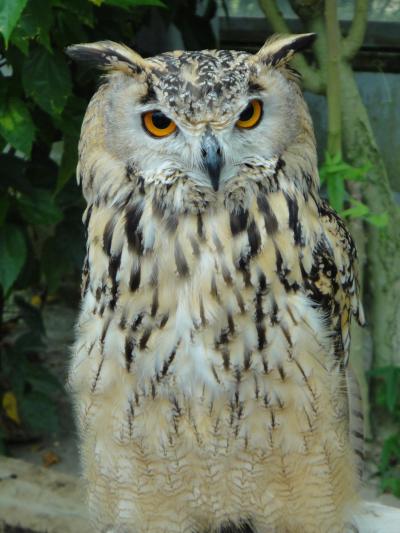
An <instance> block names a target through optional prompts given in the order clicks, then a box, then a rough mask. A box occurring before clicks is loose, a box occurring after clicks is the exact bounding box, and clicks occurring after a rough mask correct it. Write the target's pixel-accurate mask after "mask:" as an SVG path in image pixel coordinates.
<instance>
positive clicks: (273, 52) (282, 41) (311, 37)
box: [255, 33, 317, 67]
mask: <svg viewBox="0 0 400 533" xmlns="http://www.w3.org/2000/svg"><path fill="white" fill-rule="evenodd" d="M316 37H317V35H316V34H315V33H303V34H299V35H273V36H272V37H271V38H270V39H268V40H267V42H266V43H265V44H264V46H263V47H262V48H261V49H260V50H259V51H258V52H257V54H256V56H255V57H256V58H258V59H261V61H262V62H263V63H265V64H266V65H271V66H272V67H280V66H283V65H284V64H285V63H287V62H288V61H289V60H290V59H291V58H292V57H293V55H294V54H295V53H296V52H300V51H301V50H304V49H305V48H308V47H309V46H311V45H312V43H313V42H314V41H315V39H316Z"/></svg>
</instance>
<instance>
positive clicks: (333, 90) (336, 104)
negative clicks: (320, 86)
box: [325, 0, 342, 156]
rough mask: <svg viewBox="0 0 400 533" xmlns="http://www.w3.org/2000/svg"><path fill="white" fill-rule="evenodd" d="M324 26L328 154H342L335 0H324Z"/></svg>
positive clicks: (338, 53) (337, 29)
mask: <svg viewBox="0 0 400 533" xmlns="http://www.w3.org/2000/svg"><path fill="white" fill-rule="evenodd" d="M325 26H326V38H327V43H328V62H327V63H328V68H327V77H326V82H327V83H326V99H327V104H328V152H329V154H330V155H331V156H335V155H337V154H341V153H342V116H341V109H342V106H341V102H340V92H341V85H340V60H341V54H340V29H339V23H338V18H337V6H336V0H325Z"/></svg>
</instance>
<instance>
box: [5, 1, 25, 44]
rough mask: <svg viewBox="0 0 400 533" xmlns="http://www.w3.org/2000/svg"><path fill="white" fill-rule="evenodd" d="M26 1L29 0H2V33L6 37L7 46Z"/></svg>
mask: <svg viewBox="0 0 400 533" xmlns="http://www.w3.org/2000/svg"><path fill="white" fill-rule="evenodd" d="M26 2H27V0H0V33H1V34H2V35H3V37H4V40H5V43H6V47H7V45H8V39H9V38H10V35H11V32H12V31H13V29H14V28H15V25H16V24H17V22H18V20H19V18H20V16H21V13H22V11H23V10H24V8H25V6H26Z"/></svg>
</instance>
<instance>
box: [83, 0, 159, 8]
mask: <svg viewBox="0 0 400 533" xmlns="http://www.w3.org/2000/svg"><path fill="white" fill-rule="evenodd" d="M91 1H92V2H93V4H95V5H97V6H99V5H101V4H108V5H110V6H117V7H122V8H123V9H130V8H131V7H137V6H158V7H166V6H165V4H164V2H161V0H91Z"/></svg>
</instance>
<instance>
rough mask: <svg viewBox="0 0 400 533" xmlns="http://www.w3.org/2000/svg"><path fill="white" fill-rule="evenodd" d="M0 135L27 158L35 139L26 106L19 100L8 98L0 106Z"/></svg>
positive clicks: (33, 128) (33, 126)
mask: <svg viewBox="0 0 400 533" xmlns="http://www.w3.org/2000/svg"><path fill="white" fill-rule="evenodd" d="M0 134H1V135H2V136H3V137H4V139H5V140H6V141H7V142H8V143H9V144H11V146H13V147H14V148H15V149H16V150H20V151H21V152H23V153H24V154H25V155H27V156H28V157H29V156H30V155H31V149H32V143H33V141H34V138H35V125H34V124H33V121H32V117H31V114H30V113H29V111H28V108H27V107H26V105H25V104H24V103H23V102H22V100H20V99H19V98H10V99H9V100H8V101H6V102H4V103H3V105H2V106H1V114H0Z"/></svg>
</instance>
